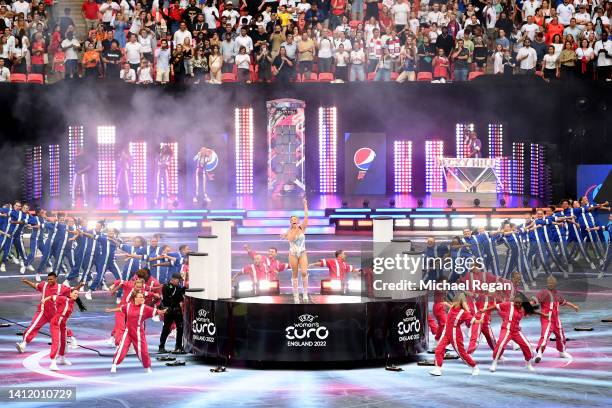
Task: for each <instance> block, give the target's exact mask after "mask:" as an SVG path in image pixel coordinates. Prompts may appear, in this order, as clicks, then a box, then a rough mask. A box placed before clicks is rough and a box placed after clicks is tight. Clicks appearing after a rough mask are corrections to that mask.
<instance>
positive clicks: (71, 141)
mask: <svg viewBox="0 0 612 408" xmlns="http://www.w3.org/2000/svg"><path fill="white" fill-rule="evenodd" d="M83 143H84V136H83V126H79V125H76V126H68V173H69V180H70V190H71V191H70V196H71V197H74V192H73V191H72V188H73V186H74V172H75V165H76V163H75V156H76V155H77V153H78V152H79V151H81V150H82V149H83Z"/></svg>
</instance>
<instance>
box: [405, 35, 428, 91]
mask: <svg viewBox="0 0 612 408" xmlns="http://www.w3.org/2000/svg"><path fill="white" fill-rule="evenodd" d="M416 60H417V51H416V47H415V46H414V44H412V43H408V44H406V45H404V46H403V47H402V52H401V54H400V64H401V66H402V72H401V73H400V74H399V76H398V77H397V82H400V83H401V82H405V81H414V80H415V79H416ZM430 72H431V71H430Z"/></svg>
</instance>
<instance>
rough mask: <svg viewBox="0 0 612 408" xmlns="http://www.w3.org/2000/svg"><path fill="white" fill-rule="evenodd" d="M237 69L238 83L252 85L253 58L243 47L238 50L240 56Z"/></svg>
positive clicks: (237, 58) (237, 60)
mask: <svg viewBox="0 0 612 408" xmlns="http://www.w3.org/2000/svg"><path fill="white" fill-rule="evenodd" d="M236 68H238V69H237V79H238V82H242V83H247V84H249V83H251V73H250V68H251V57H250V56H249V54H247V49H246V47H245V46H244V45H243V46H241V47H240V49H239V50H238V54H237V55H236Z"/></svg>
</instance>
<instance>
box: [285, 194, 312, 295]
mask: <svg viewBox="0 0 612 408" xmlns="http://www.w3.org/2000/svg"><path fill="white" fill-rule="evenodd" d="M290 224H291V225H290V227H289V229H288V230H287V232H286V233H284V234H282V235H281V238H283V239H286V240H287V241H289V265H290V266H291V272H292V274H291V283H292V285H293V300H294V301H295V303H299V302H300V295H299V289H298V269H299V270H301V272H302V287H303V294H302V296H303V300H304V302H308V257H307V256H306V235H305V233H306V227H307V226H308V202H307V201H306V199H305V198H304V219H303V220H302V223H301V224H300V220H299V218H298V217H297V216H295V215H293V216H292V217H291V218H290Z"/></svg>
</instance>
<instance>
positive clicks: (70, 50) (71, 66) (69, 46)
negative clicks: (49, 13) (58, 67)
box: [61, 27, 81, 79]
mask: <svg viewBox="0 0 612 408" xmlns="http://www.w3.org/2000/svg"><path fill="white" fill-rule="evenodd" d="M61 48H62V51H63V52H64V66H65V70H66V73H65V78H68V79H76V78H77V77H78V72H77V71H78V66H77V65H78V61H79V60H78V55H77V52H78V51H79V50H80V49H81V43H80V42H79V40H77V39H76V38H74V32H73V31H71V29H70V27H69V28H68V31H67V32H66V38H65V39H64V41H62V44H61Z"/></svg>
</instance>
